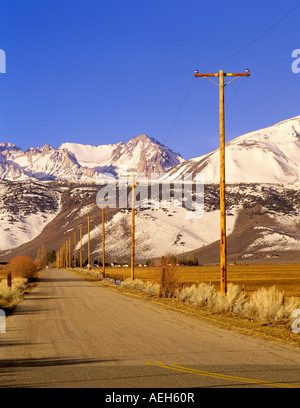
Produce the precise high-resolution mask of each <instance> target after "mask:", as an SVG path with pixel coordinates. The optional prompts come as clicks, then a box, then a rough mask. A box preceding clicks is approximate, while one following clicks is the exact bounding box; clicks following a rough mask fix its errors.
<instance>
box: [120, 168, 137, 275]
mask: <svg viewBox="0 0 300 408" xmlns="http://www.w3.org/2000/svg"><path fill="white" fill-rule="evenodd" d="M136 175H137V174H125V175H121V177H132V188H131V194H132V197H131V280H134V242H135V222H134V221H135V199H134V188H135V176H136Z"/></svg>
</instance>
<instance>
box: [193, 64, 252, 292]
mask: <svg viewBox="0 0 300 408" xmlns="http://www.w3.org/2000/svg"><path fill="white" fill-rule="evenodd" d="M245 76H250V72H249V70H248V69H247V70H246V72H245V73H234V74H228V73H225V72H224V71H223V70H220V71H219V72H218V73H216V74H200V73H199V71H198V70H197V71H195V73H194V77H196V78H197V77H204V78H207V79H209V80H210V81H212V82H213V83H214V84H216V85H218V87H219V92H220V95H219V99H220V275H221V276H220V287H221V293H222V294H226V293H227V253H226V200H225V114H224V87H225V86H226V85H228V84H229V83H230V82H232V81H234V80H235V79H237V78H238V77H245ZM211 77H219V83H217V82H215V81H214V80H212V79H211ZM224 77H234V78H233V79H232V80H231V81H229V82H228V83H226V84H224Z"/></svg>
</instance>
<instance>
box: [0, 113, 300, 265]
mask: <svg viewBox="0 0 300 408" xmlns="http://www.w3.org/2000/svg"><path fill="white" fill-rule="evenodd" d="M129 142H130V143H129ZM129 142H128V143H127V144H117V146H116V145H109V146H108V147H107V146H106V147H103V146H97V147H93V146H83V145H76V144H72V145H68V146H65V145H62V146H61V147H60V148H59V149H58V150H55V149H53V148H52V147H51V146H46V147H44V148H36V149H29V150H28V151H27V152H23V151H22V150H21V149H19V148H16V147H15V146H14V145H8V144H5V145H4V144H1V145H0V152H1V154H2V156H1V157H2V158H4V160H5V166H6V167H5V166H4V167H2V169H3V171H4V173H1V174H4V176H3V177H2V178H4V180H2V181H1V182H0V201H1V209H0V218H1V224H0V229H1V240H0V249H1V252H0V255H1V256H0V260H2V261H5V260H8V259H10V258H11V257H12V256H14V255H16V254H19V253H27V254H29V255H31V256H35V254H36V250H37V248H38V247H39V245H41V244H42V243H44V244H45V245H46V247H47V249H48V250H49V251H51V250H52V249H56V250H58V249H59V248H60V246H61V245H62V243H63V241H64V240H65V239H66V238H67V237H71V239H72V242H73V236H74V231H77V232H78V231H79V230H78V229H76V227H78V226H79V225H86V222H87V221H86V219H85V218H83V217H84V216H87V215H95V216H96V218H93V219H92V221H91V252H92V259H96V258H97V259H99V258H100V257H101V244H102V232H101V212H100V209H99V208H97V207H93V206H92V204H95V203H96V196H97V193H98V192H99V190H100V189H101V188H105V185H104V182H98V184H97V183H95V182H94V183H91V179H93V177H94V176H95V175H97V174H99V173H98V172H99V171H100V170H101V171H104V170H105V171H111V174H113V173H114V172H115V171H116V169H120V168H122V166H123V165H124V163H125V164H126V163H127V164H128V167H129V168H128V167H127V170H130V169H134V170H137V171H139V169H141V170H142V171H143V169H145V171H147V170H149V169H150V170H154V169H155V170H156V172H158V171H160V170H159V169H162V170H163V169H165V168H167V171H166V172H165V173H163V176H162V179H164V180H166V178H167V177H170V176H172V177H174V178H175V179H176V178H177V179H180V177H182V176H183V175H186V174H188V173H193V174H194V175H195V174H199V173H201V174H203V175H204V182H205V186H204V211H203V214H202V216H201V217H195V216H194V214H195V213H194V212H193V209H187V208H185V207H184V206H183V207H182V208H178V206H176V205H174V199H173V198H172V199H171V203H170V206H168V205H166V203H165V202H163V197H162V194H160V202H159V206H158V208H153V206H152V207H151V206H150V205H146V206H144V207H143V208H139V209H137V211H136V259H137V262H144V261H145V260H147V259H153V258H156V257H159V256H161V255H164V254H166V253H170V252H171V253H174V254H177V255H179V256H181V258H183V259H184V258H185V257H188V256H190V255H193V256H196V257H197V259H198V261H199V263H218V262H219V231H220V229H219V185H218V180H219V175H218V168H219V162H218V160H219V152H218V150H217V151H214V152H212V153H209V154H207V155H205V156H202V157H200V158H195V159H191V160H187V161H182V160H183V159H180V157H177V156H176V155H175V157H174V156H172V155H171V154H170V155H169V156H168V157H169V159H168V160H167V159H166V161H164V159H163V158H164V156H163V153H162V152H163V151H165V152H166V154H167V155H168V154H169V153H167V150H163V147H160V146H159V142H156V141H155V142H153V141H151V140H150V139H149V138H147V137H146V136H141V137H139V138H135V139H133V140H131V141H129ZM149 143H150V144H151V145H152V143H154V146H153V152H155V150H156V149H157V148H159V149H160V150H159V151H160V154H159V155H158V156H157V155H156V157H158V158H159V159H157V160H156V161H155V160H154V159H153V160H154V161H153V162H151V160H152V159H151V157H155V154H154V153H153V156H152V153H151V152H152V150H151V149H152V148H151V149H150V147H151V146H150V145H149ZM142 146H144V147H143V149H145V146H148V147H149V146H150V147H149V149H148V150H147V153H149V155H148V154H147V155H146V156H147V160H148V162H147V160H146V159H145V157H142V156H143V155H141V154H138V153H136V152H138V151H140V152H141V151H144V150H143V149H142ZM166 149H167V148H166ZM135 154H136V156H135ZM133 156H134V160H133ZM122 157H123V159H124V157H126V160H125V161H122ZM299 157H300V117H296V118H293V119H290V120H287V121H284V122H281V123H279V124H277V125H274V126H272V127H269V128H266V129H262V130H259V131H256V132H251V133H248V134H247V135H243V136H240V137H238V138H236V139H234V140H232V141H231V142H229V143H227V145H226V168H227V184H226V215H227V236H228V261H229V262H243V263H250V262H281V263H283V262H294V263H299V260H300V255H299V254H300V221H299V220H300V217H299V215H300V189H299V187H300V177H299V173H300V172H299ZM52 158H54V160H53V161H52ZM59 159H61V161H59ZM131 159H132V161H130V160H131ZM145 160H146V162H145ZM176 160H178V162H181V163H179V164H178V165H176V166H174V167H172V168H169V170H168V166H169V165H171V164H174V162H175V161H176ZM55 161H56V163H55ZM42 163H43V164H42ZM145 163H146V164H145ZM149 163H150V164H149ZM54 164H55V165H54ZM156 164H157V166H158V167H155V165H156ZM164 165H165V166H166V167H164ZM64 166H66V168H65V170H63V169H64ZM112 166H113V167H112ZM130 166H132V167H130ZM139 166H141V167H139ZM149 166H150V167H149ZM151 166H152V167H151ZM29 169H30V170H29ZM41 169H43V170H41ZM67 169H71V170H70V173H68V172H67ZM5 171H6V172H8V173H10V174H11V176H10V177H12V178H13V179H14V180H15V181H9V180H7V179H6V175H5V174H6V173H5ZM14 171H15V172H16V175H14ZM64 171H65V174H66V175H67V177H66V180H65V179H64V178H63V177H61V179H59V180H55V179H56V177H60V176H59V175H60V174H61V173H63V172H64ZM76 172H81V173H80V175H79V176H78V179H77V173H76ZM88 172H91V174H92V177H90V176H89V173H88ZM8 173H7V174H8ZM45 174H52V176H53V177H54V180H52V181H51V180H50V181H45V179H43V180H42V181H39V180H38V179H37V177H41V175H42V177H44V175H45ZM36 176H37V177H36ZM95 177H96V179H97V177H98V176H95ZM78 180H79V181H78ZM84 180H87V182H85V181H84ZM97 180H98V179H97ZM137 180H138V179H137ZM101 183H102V184H101ZM137 183H139V181H137ZM176 188H179V189H180V193H181V192H182V190H181V188H180V187H178V186H177V187H176ZM129 192H130V186H129V187H128V194H129ZM176 194H177V197H178V191H177V193H176ZM173 196H174V188H173V187H172V185H171V197H173ZM149 198H151V197H150V196H149ZM129 202H130V200H129ZM105 217H106V234H107V237H106V246H107V259H108V260H110V261H119V262H120V261H125V262H129V260H130V243H131V236H130V231H131V210H130V208H109V209H106V216H105ZM78 239H79V233H78V234H77V249H79V241H78ZM83 250H84V257H87V229H85V230H83Z"/></svg>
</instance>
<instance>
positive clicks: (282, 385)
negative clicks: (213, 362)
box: [146, 361, 299, 388]
mask: <svg viewBox="0 0 300 408" xmlns="http://www.w3.org/2000/svg"><path fill="white" fill-rule="evenodd" d="M146 364H148V365H152V366H155V367H161V368H167V369H168V370H174V371H179V372H183V373H189V374H197V375H202V376H205V377H211V378H218V379H222V380H229V381H230V380H235V381H240V382H244V383H249V384H261V385H270V386H273V387H280V388H299V386H298V385H296V384H286V383H275V382H272V381H263V380H256V379H251V378H244V377H236V376H232V375H227V374H221V373H213V372H209V371H201V370H195V369H193V368H188V367H182V366H179V365H175V364H174V365H173V364H170V365H167V364H164V363H161V362H159V363H158V364H153V363H150V362H148V361H147V362H146Z"/></svg>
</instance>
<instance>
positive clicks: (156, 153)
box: [0, 134, 184, 183]
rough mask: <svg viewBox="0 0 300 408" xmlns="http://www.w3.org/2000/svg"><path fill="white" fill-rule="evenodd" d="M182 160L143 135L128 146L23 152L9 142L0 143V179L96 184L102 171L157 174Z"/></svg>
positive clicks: (64, 147)
mask: <svg viewBox="0 0 300 408" xmlns="http://www.w3.org/2000/svg"><path fill="white" fill-rule="evenodd" d="M183 161H184V159H183V158H182V157H181V156H180V155H179V154H177V153H174V152H172V150H170V149H169V148H168V147H166V146H164V145H163V144H161V143H160V142H158V141H157V140H155V139H153V138H149V137H148V136H146V135H144V134H143V135H140V136H137V137H133V138H131V139H130V140H129V141H128V142H127V143H122V142H120V143H116V144H111V145H103V146H101V145H100V146H91V145H83V144H76V143H62V144H61V146H60V147H59V148H58V149H55V148H53V147H52V146H50V145H49V144H47V143H46V144H45V146H42V147H36V148H33V147H30V148H28V149H27V150H26V151H23V150H22V149H21V148H20V147H17V146H15V145H14V144H12V143H0V179H3V180H18V181H26V180H27V181H28V180H30V179H32V180H61V181H69V182H72V183H74V182H95V181H96V180H97V176H98V174H99V173H103V172H109V173H112V174H114V175H116V174H117V173H118V171H119V170H120V169H121V168H123V169H125V168H126V169H127V170H128V171H136V172H141V173H152V172H155V173H159V172H164V171H165V170H167V169H168V168H170V167H172V166H175V165H177V164H179V163H182V162H183Z"/></svg>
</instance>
